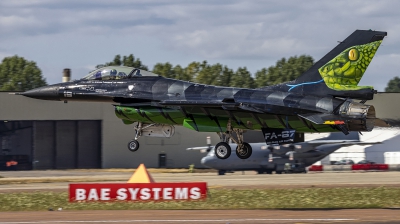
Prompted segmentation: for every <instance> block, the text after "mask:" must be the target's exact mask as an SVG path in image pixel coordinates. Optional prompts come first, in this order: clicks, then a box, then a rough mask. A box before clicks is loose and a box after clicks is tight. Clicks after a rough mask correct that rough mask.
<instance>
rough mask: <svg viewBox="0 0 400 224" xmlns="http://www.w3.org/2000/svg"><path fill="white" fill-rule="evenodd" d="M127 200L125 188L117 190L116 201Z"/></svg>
mask: <svg viewBox="0 0 400 224" xmlns="http://www.w3.org/2000/svg"><path fill="white" fill-rule="evenodd" d="M127 198H128V194H127V193H126V189H125V188H120V189H118V190H117V200H126V199H127Z"/></svg>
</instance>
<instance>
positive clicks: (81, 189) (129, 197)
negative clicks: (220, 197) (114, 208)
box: [70, 183, 206, 202]
mask: <svg viewBox="0 0 400 224" xmlns="http://www.w3.org/2000/svg"><path fill="white" fill-rule="evenodd" d="M72 185H73V184H72ZM76 185H77V186H76V187H75V188H70V201H71V202H72V201H85V200H86V201H105V202H106V201H112V200H118V201H140V200H141V201H149V200H154V201H157V200H165V201H170V200H197V199H202V198H205V197H206V194H205V189H206V185H205V184H203V185H200V184H199V185H194V184H192V186H190V185H191V184H186V183H183V184H182V185H176V184H171V185H167V184H164V183H163V184H159V185H158V184H149V185H145V184H143V185H142V184H140V185H134V184H132V185H130V184H128V185H124V184H86V186H85V184H76Z"/></svg>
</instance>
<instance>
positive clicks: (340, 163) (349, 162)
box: [334, 159, 354, 165]
mask: <svg viewBox="0 0 400 224" xmlns="http://www.w3.org/2000/svg"><path fill="white" fill-rule="evenodd" d="M353 164H354V161H353V160H351V159H342V160H340V161H336V163H335V164H334V165H353Z"/></svg>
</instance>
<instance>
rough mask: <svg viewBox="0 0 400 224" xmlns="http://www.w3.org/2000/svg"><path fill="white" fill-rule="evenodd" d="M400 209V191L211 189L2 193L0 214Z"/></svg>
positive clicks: (374, 188)
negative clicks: (106, 194) (202, 196)
mask: <svg viewBox="0 0 400 224" xmlns="http://www.w3.org/2000/svg"><path fill="white" fill-rule="evenodd" d="M399 206H400V188H398V187H397V188H396V187H359V188H302V189H251V190H234V189H210V194H209V198H208V199H207V200H205V201H193V202H174V201H169V202H79V203H69V202H68V193H66V192H62V193H57V192H33V193H0V211H42V210H48V209H49V208H52V209H54V210H57V209H58V208H62V209H63V210H129V209H340V208H389V207H399Z"/></svg>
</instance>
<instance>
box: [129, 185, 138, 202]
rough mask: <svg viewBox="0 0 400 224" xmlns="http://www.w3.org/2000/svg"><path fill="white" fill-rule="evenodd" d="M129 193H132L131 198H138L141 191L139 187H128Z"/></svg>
mask: <svg viewBox="0 0 400 224" xmlns="http://www.w3.org/2000/svg"><path fill="white" fill-rule="evenodd" d="M128 190H129V193H130V194H131V200H136V198H137V193H138V192H139V188H128Z"/></svg>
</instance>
